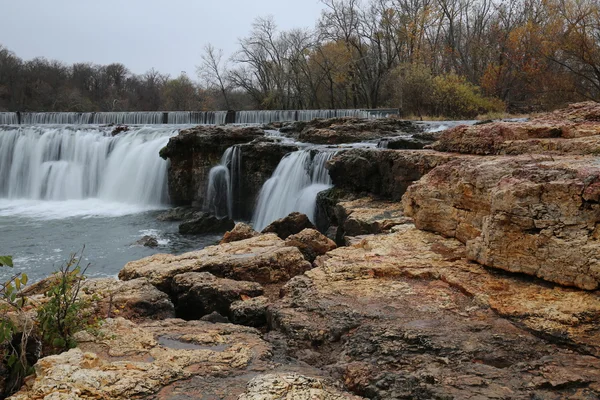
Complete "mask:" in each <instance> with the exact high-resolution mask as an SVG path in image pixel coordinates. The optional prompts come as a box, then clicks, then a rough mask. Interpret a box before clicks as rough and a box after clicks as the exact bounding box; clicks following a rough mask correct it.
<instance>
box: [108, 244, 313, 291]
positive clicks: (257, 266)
mask: <svg viewBox="0 0 600 400" xmlns="http://www.w3.org/2000/svg"><path fill="white" fill-rule="evenodd" d="M308 269H310V263H309V262H307V261H306V260H305V259H304V257H303V256H302V253H300V251H299V250H298V249H297V248H295V247H289V246H286V245H285V243H284V241H283V240H281V239H279V238H278V237H277V236H276V235H273V234H269V235H261V236H257V237H254V238H251V239H246V240H241V241H238V242H233V243H225V244H222V245H218V246H209V247H206V248H204V249H202V250H199V251H194V252H190V253H185V254H182V255H178V256H174V255H169V254H155V255H153V256H150V257H146V258H143V259H141V260H137V261H132V262H130V263H127V265H125V267H124V268H123V269H122V270H121V271H120V272H119V278H121V279H123V280H131V279H135V278H139V277H146V278H148V280H149V281H150V282H151V283H152V284H153V285H155V286H157V287H158V288H160V289H162V290H165V291H167V292H168V291H170V289H171V282H172V279H173V277H174V276H175V275H179V274H182V273H185V272H203V271H205V272H210V273H212V274H213V275H216V276H219V277H224V278H230V279H235V280H245V281H253V282H258V283H261V284H265V283H276V282H285V281H287V280H289V279H290V278H291V277H293V276H295V275H298V274H301V273H303V272H304V271H306V270H308Z"/></svg>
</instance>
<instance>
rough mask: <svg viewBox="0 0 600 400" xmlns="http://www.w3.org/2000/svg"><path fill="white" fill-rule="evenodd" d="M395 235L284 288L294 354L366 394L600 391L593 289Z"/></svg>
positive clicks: (518, 395) (428, 237)
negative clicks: (550, 281) (508, 271)
mask: <svg viewBox="0 0 600 400" xmlns="http://www.w3.org/2000/svg"><path fill="white" fill-rule="evenodd" d="M396 229H397V230H398V232H396V233H393V234H389V235H377V236H368V237H364V238H363V239H360V238H357V239H356V243H355V245H353V246H351V247H346V248H338V249H336V250H333V251H331V252H329V253H327V255H325V256H321V257H319V258H318V259H317V261H316V265H317V268H315V269H313V270H310V271H308V272H306V273H305V274H304V275H301V276H298V277H295V278H294V279H292V280H291V281H290V282H289V283H288V284H287V285H286V286H285V287H284V288H283V289H282V293H283V294H284V297H283V298H282V299H281V300H280V301H279V302H277V303H275V304H274V305H272V306H271V307H269V313H270V319H269V320H270V324H271V328H273V329H276V330H277V331H279V332H282V334H283V336H284V337H285V339H283V340H285V341H286V342H287V344H288V346H289V350H288V351H289V353H290V354H291V355H293V356H295V357H298V358H299V359H301V360H304V361H305V362H308V363H310V364H311V365H315V366H319V367H320V368H326V369H328V370H331V371H335V373H336V376H338V377H339V378H340V379H341V380H342V381H343V382H344V383H345V384H346V386H347V387H348V388H350V389H351V390H352V391H353V392H354V393H356V394H358V395H362V396H365V397H368V398H380V399H400V398H461V399H462V398H482V399H483V398H512V399H531V398H543V399H562V398H587V399H592V398H595V397H597V396H598V395H600V360H599V359H598V356H599V355H600V346H598V343H600V340H599V339H600V337H599V336H598V335H599V333H598V331H597V329H596V328H595V326H596V324H597V323H598V322H599V321H598V318H599V316H600V313H598V311H600V300H599V299H598V296H597V295H596V294H593V293H589V292H586V291H578V290H573V289H566V288H560V287H555V288H552V287H549V286H547V285H545V284H544V283H542V282H541V281H539V282H537V283H536V282H532V281H531V280H526V279H523V278H520V277H514V276H508V275H505V274H503V273H500V272H499V273H496V272H493V271H490V270H486V269H484V268H483V267H481V266H479V265H477V264H474V263H470V262H468V261H467V260H466V259H465V258H464V254H465V247H464V245H462V244H461V243H460V242H458V241H457V240H453V239H443V238H441V237H440V236H438V235H435V234H431V233H427V232H422V231H418V230H416V229H415V228H414V227H412V226H409V225H405V226H398V227H396ZM540 337H545V338H548V339H549V341H547V340H544V339H540ZM307 349H310V350H307ZM573 350H576V351H575V352H574V351H573Z"/></svg>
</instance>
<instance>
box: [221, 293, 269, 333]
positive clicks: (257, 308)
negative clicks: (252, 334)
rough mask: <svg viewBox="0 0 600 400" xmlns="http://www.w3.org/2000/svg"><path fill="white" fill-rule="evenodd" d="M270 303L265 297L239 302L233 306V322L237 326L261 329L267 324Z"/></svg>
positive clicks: (231, 308) (231, 309)
mask: <svg viewBox="0 0 600 400" xmlns="http://www.w3.org/2000/svg"><path fill="white" fill-rule="evenodd" d="M269 304H270V302H269V299H267V298H266V297H265V296H259V297H253V298H251V299H247V300H238V301H236V302H234V303H232V304H231V307H230V311H231V312H230V314H231V320H232V322H233V323H235V324H240V325H246V326H253V327H257V328H258V327H261V326H265V325H266V324H267V307H268V306H269Z"/></svg>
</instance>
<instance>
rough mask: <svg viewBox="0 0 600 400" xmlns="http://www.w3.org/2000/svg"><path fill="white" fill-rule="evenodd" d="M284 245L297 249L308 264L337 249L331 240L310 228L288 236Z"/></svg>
mask: <svg viewBox="0 0 600 400" xmlns="http://www.w3.org/2000/svg"><path fill="white" fill-rule="evenodd" d="M285 244H287V245H288V246H293V247H297V248H298V249H299V250H300V251H301V252H302V254H303V255H304V258H306V259H307V260H308V261H310V262H313V261H314V260H315V258H317V256H320V255H323V254H325V253H327V252H328V251H330V250H333V249H335V248H336V247H337V246H336V245H335V242H334V241H333V240H331V239H329V238H328V237H327V236H325V235H323V234H321V233H320V232H319V231H317V230H315V229H311V228H307V229H304V230H302V231H300V232H299V233H296V234H295V235H290V236H288V238H287V239H286V240H285Z"/></svg>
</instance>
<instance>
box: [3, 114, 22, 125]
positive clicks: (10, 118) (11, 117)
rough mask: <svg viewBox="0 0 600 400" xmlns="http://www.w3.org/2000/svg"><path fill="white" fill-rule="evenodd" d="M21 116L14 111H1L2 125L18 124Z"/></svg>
mask: <svg viewBox="0 0 600 400" xmlns="http://www.w3.org/2000/svg"><path fill="white" fill-rule="evenodd" d="M18 123H19V118H18V117H17V113H14V112H0V125H12V124H18Z"/></svg>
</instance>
